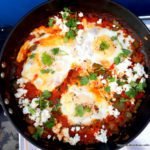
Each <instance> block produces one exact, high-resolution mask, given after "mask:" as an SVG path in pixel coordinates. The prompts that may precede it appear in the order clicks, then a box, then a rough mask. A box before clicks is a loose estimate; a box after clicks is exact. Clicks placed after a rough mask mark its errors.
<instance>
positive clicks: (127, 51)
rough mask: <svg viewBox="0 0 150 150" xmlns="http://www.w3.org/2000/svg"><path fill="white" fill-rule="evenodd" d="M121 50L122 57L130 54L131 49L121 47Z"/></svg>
mask: <svg viewBox="0 0 150 150" xmlns="http://www.w3.org/2000/svg"><path fill="white" fill-rule="evenodd" d="M122 51H123V53H122V55H123V57H127V56H129V54H131V51H130V50H128V49H122Z"/></svg>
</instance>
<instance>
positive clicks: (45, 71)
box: [40, 69, 50, 74]
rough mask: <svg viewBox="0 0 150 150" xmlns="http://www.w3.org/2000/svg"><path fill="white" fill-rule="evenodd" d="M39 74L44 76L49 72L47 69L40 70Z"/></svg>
mask: <svg viewBox="0 0 150 150" xmlns="http://www.w3.org/2000/svg"><path fill="white" fill-rule="evenodd" d="M40 72H41V73H42V74H44V73H49V72H50V70H49V69H41V70H40Z"/></svg>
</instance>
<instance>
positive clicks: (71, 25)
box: [66, 18, 77, 28]
mask: <svg viewBox="0 0 150 150" xmlns="http://www.w3.org/2000/svg"><path fill="white" fill-rule="evenodd" d="M66 26H67V27H69V28H75V27H77V20H76V19H74V18H70V19H69V20H68V22H66Z"/></svg>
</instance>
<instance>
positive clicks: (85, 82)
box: [80, 77, 89, 85]
mask: <svg viewBox="0 0 150 150" xmlns="http://www.w3.org/2000/svg"><path fill="white" fill-rule="evenodd" d="M88 83H89V78H88V77H81V79H80V84H81V85H87V84H88Z"/></svg>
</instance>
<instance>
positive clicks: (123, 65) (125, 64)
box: [115, 58, 132, 74]
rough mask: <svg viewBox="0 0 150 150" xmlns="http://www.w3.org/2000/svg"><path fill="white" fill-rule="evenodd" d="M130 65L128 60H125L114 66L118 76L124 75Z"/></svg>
mask: <svg viewBox="0 0 150 150" xmlns="http://www.w3.org/2000/svg"><path fill="white" fill-rule="evenodd" d="M131 65H132V62H131V61H130V59H129V58H127V59H125V60H124V61H123V62H121V63H119V64H118V65H116V66H115V67H116V70H117V73H118V74H124V72H125V71H126V70H127V69H128V68H129V67H130V66H131Z"/></svg>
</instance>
